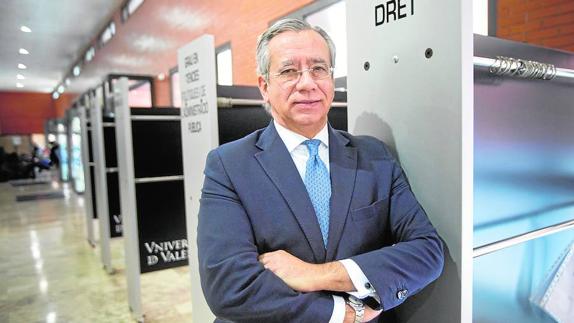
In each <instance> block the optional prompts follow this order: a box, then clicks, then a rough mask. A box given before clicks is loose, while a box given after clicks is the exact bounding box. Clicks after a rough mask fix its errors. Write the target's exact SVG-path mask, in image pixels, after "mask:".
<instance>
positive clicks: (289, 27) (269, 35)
mask: <svg viewBox="0 0 574 323" xmlns="http://www.w3.org/2000/svg"><path fill="white" fill-rule="evenodd" d="M304 30H314V31H316V32H317V33H318V34H319V35H321V37H323V39H325V41H326V42H327V46H329V53H330V54H331V66H332V67H335V43H333V41H332V40H331V37H329V35H328V34H327V33H326V32H325V31H324V30H323V29H321V28H320V27H318V26H315V27H313V26H311V25H310V24H309V23H307V22H306V21H302V20H299V19H293V18H289V19H282V20H279V21H277V22H276V23H274V24H273V25H272V26H271V27H269V28H268V29H267V30H266V31H265V32H263V33H262V34H261V35H259V38H258V39H257V51H256V53H255V58H256V60H257V74H258V75H261V76H263V78H265V81H267V82H268V81H269V64H270V63H271V62H270V60H269V42H270V41H271V39H273V37H275V36H277V35H279V34H281V33H284V32H286V31H295V32H299V31H304Z"/></svg>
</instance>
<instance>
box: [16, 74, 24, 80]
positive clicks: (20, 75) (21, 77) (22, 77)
mask: <svg viewBox="0 0 574 323" xmlns="http://www.w3.org/2000/svg"><path fill="white" fill-rule="evenodd" d="M16 78H17V79H19V80H24V79H26V78H25V77H24V75H22V74H18V75H16Z"/></svg>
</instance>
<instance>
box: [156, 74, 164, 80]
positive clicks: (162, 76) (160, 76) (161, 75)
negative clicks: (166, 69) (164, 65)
mask: <svg viewBox="0 0 574 323" xmlns="http://www.w3.org/2000/svg"><path fill="white" fill-rule="evenodd" d="M157 79H158V80H160V81H163V80H165V73H159V75H158V76H157Z"/></svg>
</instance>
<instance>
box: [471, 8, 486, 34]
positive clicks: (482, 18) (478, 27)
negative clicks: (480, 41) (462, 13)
mask: <svg viewBox="0 0 574 323" xmlns="http://www.w3.org/2000/svg"><path fill="white" fill-rule="evenodd" d="M472 16H473V17H472V24H473V26H472V29H473V32H474V33H475V34H480V35H485V36H488V0H473V1H472Z"/></svg>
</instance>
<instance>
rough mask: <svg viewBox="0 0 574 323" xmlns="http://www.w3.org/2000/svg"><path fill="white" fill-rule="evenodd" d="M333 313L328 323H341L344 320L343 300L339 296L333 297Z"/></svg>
mask: <svg viewBox="0 0 574 323" xmlns="http://www.w3.org/2000/svg"><path fill="white" fill-rule="evenodd" d="M333 301H334V306H333V313H332V314H331V319H330V320H329V323H343V321H344V320H345V299H344V298H343V297H341V296H335V295H333Z"/></svg>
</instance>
